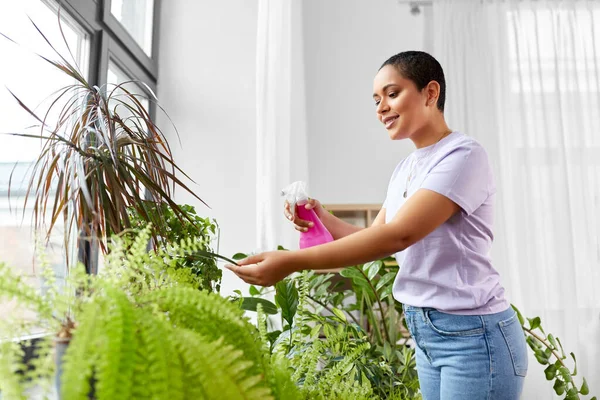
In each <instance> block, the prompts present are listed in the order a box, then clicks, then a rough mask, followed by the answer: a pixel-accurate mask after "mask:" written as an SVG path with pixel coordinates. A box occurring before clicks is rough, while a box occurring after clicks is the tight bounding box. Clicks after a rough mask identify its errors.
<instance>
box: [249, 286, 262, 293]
mask: <svg viewBox="0 0 600 400" xmlns="http://www.w3.org/2000/svg"><path fill="white" fill-rule="evenodd" d="M248 291H249V292H250V296H258V295H259V294H260V291H259V290H258V289H257V288H256V286H254V285H250V289H248Z"/></svg>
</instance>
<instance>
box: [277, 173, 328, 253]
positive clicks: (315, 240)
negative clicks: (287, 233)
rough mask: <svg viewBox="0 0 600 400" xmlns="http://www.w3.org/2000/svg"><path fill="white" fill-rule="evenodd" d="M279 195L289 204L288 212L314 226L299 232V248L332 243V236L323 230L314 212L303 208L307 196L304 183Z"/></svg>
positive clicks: (293, 185)
mask: <svg viewBox="0 0 600 400" xmlns="http://www.w3.org/2000/svg"><path fill="white" fill-rule="evenodd" d="M281 195H282V196H284V197H285V199H286V200H287V202H288V203H289V204H290V210H293V212H296V213H298V217H299V218H301V219H303V220H306V221H310V222H312V223H313V224H314V225H313V226H312V228H311V227H309V228H308V231H306V232H300V248H301V249H304V248H306V247H312V246H316V245H319V244H323V243H328V242H332V241H333V236H331V233H329V231H328V230H327V228H325V225H323V223H322V222H321V220H320V219H319V217H317V214H316V213H315V210H313V209H311V210H307V209H306V208H305V207H304V206H305V205H306V203H308V199H309V197H308V194H306V183H305V182H302V181H297V182H294V183H292V184H290V185H289V186H287V187H286V188H285V189H283V190H282V191H281Z"/></svg>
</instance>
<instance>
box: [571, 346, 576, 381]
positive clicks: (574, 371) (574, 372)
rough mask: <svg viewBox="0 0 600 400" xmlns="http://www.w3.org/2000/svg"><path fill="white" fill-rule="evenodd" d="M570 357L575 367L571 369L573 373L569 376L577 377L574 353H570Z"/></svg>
mask: <svg viewBox="0 0 600 400" xmlns="http://www.w3.org/2000/svg"><path fill="white" fill-rule="evenodd" d="M571 357H572V358H573V362H574V363H575V367H574V368H573V373H572V374H571V376H577V359H576V358H575V353H573V352H571Z"/></svg>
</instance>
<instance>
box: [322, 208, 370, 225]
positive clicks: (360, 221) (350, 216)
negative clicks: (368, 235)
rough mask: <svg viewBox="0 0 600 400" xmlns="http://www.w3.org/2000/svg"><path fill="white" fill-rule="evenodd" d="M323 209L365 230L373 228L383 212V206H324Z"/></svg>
mask: <svg viewBox="0 0 600 400" xmlns="http://www.w3.org/2000/svg"><path fill="white" fill-rule="evenodd" d="M323 207H325V209H326V210H327V211H331V212H332V213H333V215H335V216H336V217H338V218H340V219H343V220H344V221H346V222H348V223H351V224H353V225H357V226H361V227H363V228H367V227H369V226H371V224H372V223H373V221H374V220H375V218H376V217H377V214H378V213H379V210H381V204H323Z"/></svg>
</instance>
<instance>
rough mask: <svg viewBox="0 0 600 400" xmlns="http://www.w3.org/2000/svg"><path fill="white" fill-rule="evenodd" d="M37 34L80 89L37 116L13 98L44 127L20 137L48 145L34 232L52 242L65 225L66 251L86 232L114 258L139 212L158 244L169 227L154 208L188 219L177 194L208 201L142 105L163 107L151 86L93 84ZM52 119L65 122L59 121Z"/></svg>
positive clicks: (34, 175)
mask: <svg viewBox="0 0 600 400" xmlns="http://www.w3.org/2000/svg"><path fill="white" fill-rule="evenodd" d="M32 23H33V22H32ZM33 24H34V26H35V23H33ZM59 24H60V21H59ZM35 28H36V29H37V31H38V32H40V34H41V35H42V37H43V38H44V39H45V40H46V42H47V43H48V45H49V46H50V47H51V48H52V49H53V50H54V51H55V54H56V56H57V61H55V60H51V59H48V58H46V57H43V56H41V55H40V57H41V58H42V59H44V60H45V61H47V62H48V63H49V64H51V65H52V66H53V67H55V68H57V69H58V70H59V71H61V72H62V73H64V74H66V75H68V76H69V77H70V78H71V79H72V81H73V83H72V84H70V85H68V86H66V87H64V88H62V89H60V90H58V91H56V92H55V93H54V94H53V95H51V96H50V98H49V104H50V106H49V107H48V108H47V109H46V110H45V111H44V112H41V113H39V112H34V111H32V107H30V106H28V105H26V104H24V103H23V102H22V101H21V100H20V99H19V98H18V96H16V95H15V94H13V93H12V92H11V94H12V95H13V97H14V98H15V100H16V101H17V102H18V103H19V104H20V106H21V107H22V108H23V109H24V110H25V111H27V112H28V113H29V114H30V115H31V116H32V117H33V118H34V119H35V120H36V121H37V124H38V125H37V132H34V133H12V134H13V135H16V136H21V137H28V138H32V139H37V140H39V141H41V151H40V153H39V156H38V157H37V159H36V160H35V162H34V164H33V167H32V169H31V171H30V172H31V173H30V179H29V182H28V185H27V193H26V195H25V205H27V204H31V205H32V206H33V220H34V224H33V225H34V228H35V229H37V230H43V231H44V232H45V235H46V238H49V236H50V234H51V232H52V230H53V228H54V227H55V226H56V224H57V222H59V221H62V222H64V224H65V227H64V228H65V229H64V231H65V239H64V242H65V248H66V249H68V247H69V246H68V244H69V242H70V238H71V233H72V232H80V234H79V235H78V236H79V237H78V240H82V239H83V240H97V241H98V245H99V247H100V249H101V251H102V252H103V253H106V251H107V248H108V247H107V240H108V238H110V237H111V236H112V235H113V234H118V233H120V232H122V231H124V230H126V229H129V228H131V226H132V225H131V217H130V213H129V212H128V210H131V209H132V210H135V212H136V215H137V218H138V219H140V220H142V221H143V222H145V223H152V226H153V227H154V228H153V231H152V236H153V238H155V239H156V238H157V237H159V236H161V235H162V234H163V233H164V232H163V229H166V228H167V227H166V225H165V224H164V215H163V213H162V211H163V208H162V207H155V208H153V211H155V212H149V210H148V205H149V204H152V203H165V204H167V205H168V206H169V209H170V210H171V212H172V214H173V215H175V217H177V218H178V219H180V220H183V219H186V218H188V214H187V213H186V212H185V211H184V210H182V209H181V207H179V205H177V204H176V203H175V202H174V201H173V200H172V198H171V197H172V194H173V190H174V189H175V187H180V188H182V189H183V190H185V191H187V192H188V193H190V194H191V195H192V196H193V197H194V198H195V199H197V200H199V201H201V202H202V203H204V202H203V201H202V199H201V198H200V197H198V196H197V195H196V194H195V193H194V192H193V191H191V190H190V189H189V187H188V186H187V185H186V184H185V183H184V182H183V181H182V180H180V178H179V177H178V176H177V175H176V174H177V173H179V174H181V175H182V176H184V177H185V178H187V179H189V177H188V176H187V175H186V174H185V173H184V172H183V171H181V169H180V168H179V167H178V166H177V164H176V163H175V161H174V159H173V156H172V154H171V150H170V146H169V144H168V142H167V140H166V138H165V137H164V135H163V134H162V132H161V130H160V129H159V128H158V127H157V126H156V124H155V123H154V121H153V119H152V118H151V116H150V114H149V111H148V110H146V109H145V108H144V106H143V105H142V100H143V99H145V100H147V101H149V102H156V101H157V99H156V97H155V96H154V94H153V93H152V91H151V90H150V89H149V88H148V86H147V85H146V84H145V83H144V82H138V81H128V82H123V83H121V84H119V85H103V86H101V87H98V86H94V85H92V84H90V83H89V82H88V81H87V80H86V78H85V77H84V76H83V74H82V73H81V71H80V69H79V67H78V66H77V65H76V64H74V63H71V62H69V61H68V60H67V59H66V58H65V57H63V56H62V55H61V54H60V53H59V52H58V51H56V50H55V49H54V47H53V46H52V44H51V43H50V42H49V41H48V40H47V39H46V37H45V36H44V34H43V33H42V32H41V30H40V29H39V28H38V27H37V26H35ZM0 35H2V36H4V37H5V38H7V39H8V40H11V39H10V38H8V37H7V36H6V35H3V34H2V33H0ZM11 41H12V40H11ZM67 47H68V46H67ZM132 83H134V84H135V85H138V86H143V87H146V88H147V89H148V91H149V93H151V96H152V97H151V98H148V97H147V96H146V95H145V94H140V93H134V92H132V91H131V90H130V89H128V88H129V87H130V86H131V84H132ZM50 115H54V116H57V117H56V119H55V120H51V118H50ZM11 180H12V176H11ZM9 195H10V193H9ZM148 200H150V201H148ZM190 222H193V221H190ZM67 254H68V253H67ZM69 261H70V260H68V263H69Z"/></svg>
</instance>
